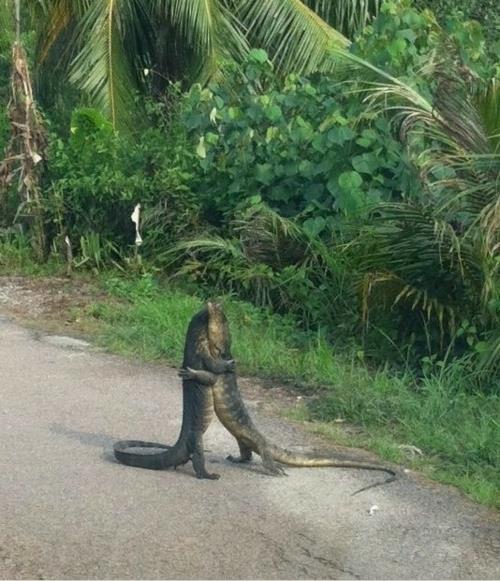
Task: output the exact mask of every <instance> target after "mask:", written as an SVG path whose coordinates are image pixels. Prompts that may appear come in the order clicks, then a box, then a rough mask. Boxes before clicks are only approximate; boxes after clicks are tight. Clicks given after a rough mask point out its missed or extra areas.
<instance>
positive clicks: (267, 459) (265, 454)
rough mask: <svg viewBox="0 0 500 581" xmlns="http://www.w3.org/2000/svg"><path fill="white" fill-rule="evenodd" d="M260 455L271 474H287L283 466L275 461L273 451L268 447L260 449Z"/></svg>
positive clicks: (266, 469)
mask: <svg viewBox="0 0 500 581" xmlns="http://www.w3.org/2000/svg"><path fill="white" fill-rule="evenodd" d="M259 455H260V457H261V458H262V464H263V466H264V470H265V472H266V473H267V474H269V475H270V476H287V473H286V472H285V469H284V468H283V466H281V464H277V463H276V462H275V461H274V458H273V456H272V454H271V452H270V451H269V450H268V449H267V448H263V449H262V450H259Z"/></svg>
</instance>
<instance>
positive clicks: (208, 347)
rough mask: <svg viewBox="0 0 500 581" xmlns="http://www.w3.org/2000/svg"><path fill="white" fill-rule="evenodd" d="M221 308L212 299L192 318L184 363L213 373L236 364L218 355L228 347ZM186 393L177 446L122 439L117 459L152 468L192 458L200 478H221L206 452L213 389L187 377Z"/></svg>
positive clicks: (184, 381)
mask: <svg viewBox="0 0 500 581" xmlns="http://www.w3.org/2000/svg"><path fill="white" fill-rule="evenodd" d="M219 312H221V311H220V308H219V306H218V305H214V304H212V303H208V304H207V306H206V307H205V308H204V309H203V310H201V311H200V312H199V313H197V314H196V315H194V317H193V318H192V319H191V322H190V324H189V327H188V330H187V334H186V343H185V347H184V359H183V367H188V366H189V367H195V368H200V369H206V370H209V371H210V372H211V373H212V374H221V373H224V372H226V371H228V370H231V369H232V368H233V367H234V362H233V361H227V360H223V359H221V358H220V357H219V356H218V355H217V354H220V353H222V352H225V351H226V349H225V345H224V341H225V340H226V335H225V331H224V329H223V328H222V326H221V324H220V322H219V321H218V320H217V319H218V316H219ZM213 354H215V355H213ZM213 376H214V377H216V375H213ZM182 394H183V396H182V397H183V412H182V427H181V432H180V435H179V438H178V439H177V442H176V443H175V444H174V446H166V445H164V444H157V443H154V442H143V441H140V440H122V441H120V442H116V443H115V444H114V446H113V448H114V453H115V457H116V458H117V460H119V461H120V462H122V463H123V464H127V465H128V466H137V467H140V468H147V469H150V470H162V469H164V468H170V467H176V466H179V465H181V464H186V462H188V461H189V460H191V461H192V462H193V468H194V471H195V473H196V476H197V478H207V479H211V480H215V479H217V478H219V475H218V474H211V473H209V472H207V470H206V469H205V458H204V452H203V434H204V433H205V431H206V430H207V428H208V426H209V424H210V421H211V420H212V417H213V394H212V390H211V389H210V387H208V386H207V385H206V384H204V383H200V382H199V381H197V380H196V379H193V378H184V379H183V382H182ZM134 448H160V449H163V451H162V452H157V453H153V454H147V453H145V454H144V453H143V454H140V453H137V452H134V451H133V450H134Z"/></svg>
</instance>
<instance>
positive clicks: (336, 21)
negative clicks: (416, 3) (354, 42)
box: [303, 0, 382, 38]
mask: <svg viewBox="0 0 500 581" xmlns="http://www.w3.org/2000/svg"><path fill="white" fill-rule="evenodd" d="M303 1H304V4H306V5H307V6H309V8H311V9H312V10H314V12H316V14H317V15H318V16H320V17H321V18H322V19H323V20H324V21H325V22H327V23H328V24H329V25H330V26H333V28H335V29H336V30H338V31H340V32H342V33H343V34H345V35H346V36H348V37H349V38H352V37H353V35H354V34H355V33H357V32H359V31H360V30H362V29H363V28H364V27H365V26H366V25H367V24H368V22H369V21H370V20H371V19H372V18H373V17H374V16H376V15H377V14H378V11H379V8H380V5H381V3H382V2H381V1H380V0H339V1H337V2H332V1H331V0H303Z"/></svg>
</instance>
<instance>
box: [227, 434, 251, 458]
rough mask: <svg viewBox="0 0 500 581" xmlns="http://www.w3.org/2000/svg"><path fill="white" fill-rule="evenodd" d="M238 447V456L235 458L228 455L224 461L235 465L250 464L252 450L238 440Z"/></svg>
mask: <svg viewBox="0 0 500 581" xmlns="http://www.w3.org/2000/svg"><path fill="white" fill-rule="evenodd" d="M238 447H239V449H240V455H239V456H237V457H236V456H232V455H229V456H228V457H227V458H226V459H227V460H229V461H230V462H234V463H236V464H246V463H247V462H250V460H251V459H252V448H250V446H247V444H245V442H243V441H242V440H238Z"/></svg>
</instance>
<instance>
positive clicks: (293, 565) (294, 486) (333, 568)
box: [0, 318, 500, 579]
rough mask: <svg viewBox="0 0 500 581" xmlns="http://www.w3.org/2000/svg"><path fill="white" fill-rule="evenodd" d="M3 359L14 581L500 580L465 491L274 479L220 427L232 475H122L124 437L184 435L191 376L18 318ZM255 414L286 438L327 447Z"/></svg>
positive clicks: (413, 481) (352, 473)
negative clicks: (119, 459) (242, 458)
mask: <svg viewBox="0 0 500 581" xmlns="http://www.w3.org/2000/svg"><path fill="white" fill-rule="evenodd" d="M0 353H1V357H0V377H1V388H0V394H1V399H0V418H1V421H0V437H1V441H2V448H1V452H0V577H1V578H3V579H23V578H24V579H27V578H29V579H37V578H40V579H42V578H45V579H47V578H57V579H79V578H85V579H96V578H97V579H128V578H134V579H157V578H163V579H241V578H247V579H367V578H370V579H374V578H379V579H409V578H411V579H443V578H448V579H463V578H476V579H479V578H485V579H486V578H490V579H491V578H499V577H500V567H499V561H498V556H499V555H500V542H499V539H500V524H499V519H498V518H497V515H496V514H495V513H492V512H491V511H488V510H486V509H484V508H481V507H478V506H476V505H475V504H473V503H471V502H469V501H467V500H466V499H464V498H463V497H462V496H461V495H460V494H458V493H456V492H454V491H453V490H452V489H449V488H447V487H443V486H437V485H434V484H430V483H425V482H424V481H422V479H417V478H415V477H414V476H411V475H407V476H405V477H403V478H402V479H401V480H399V481H398V482H396V483H393V484H390V485H388V486H383V487H379V488H375V489H373V490H369V491H367V492H365V493H362V494H360V495H358V496H354V497H352V496H350V494H351V493H352V492H353V491H354V490H356V489H357V488H360V487H361V486H363V485H365V484H367V483H369V482H372V481H374V479H379V478H383V476H382V475H378V474H377V473H369V472H364V471H358V470H339V469H331V468H313V469H292V468H291V469H289V470H288V474H289V476H288V477H287V478H273V477H269V476H266V475H264V474H262V473H261V472H260V471H259V461H258V460H257V461H256V462H255V464H253V465H252V466H250V467H242V466H237V465H232V464H230V463H228V462H226V461H225V460H224V458H225V456H226V455H227V454H228V453H231V452H232V453H234V452H236V450H237V448H236V445H235V442H234V440H233V438H232V437H231V435H230V434H228V433H227V432H226V431H225V430H224V428H223V427H222V426H221V425H220V424H219V423H218V422H217V420H215V421H214V423H213V425H212V426H211V427H210V429H209V431H208V432H207V435H206V437H205V445H206V448H207V449H208V452H207V458H208V462H209V469H210V470H213V471H216V472H219V473H220V474H221V479H220V480H218V481H206V480H197V479H196V478H194V476H193V471H192V468H191V466H190V465H186V466H185V467H182V469H178V470H177V471H173V470H168V471H163V472H154V471H147V470H141V469H136V468H130V467H126V466H122V465H120V464H118V463H116V462H115V461H114V459H113V457H112V454H111V447H112V443H113V442H114V441H116V440H119V439H125V438H135V439H144V440H153V441H160V442H165V443H173V442H174V441H175V439H176V437H177V434H178V430H179V425H180V415H181V389H180V384H179V380H178V378H177V376H176V372H175V370H173V369H170V368H168V367H165V366H161V365H147V364H142V363H140V362H131V361H129V360H125V359H122V358H119V357H116V356H112V355H108V354H105V353H101V352H98V351H96V350H94V349H92V348H86V347H85V346H83V345H82V346H78V345H76V346H73V347H71V346H69V345H67V344H66V342H65V341H64V340H60V339H57V338H54V337H50V336H46V335H37V334H36V333H35V332H33V331H30V330H27V329H24V328H22V327H19V326H18V325H16V324H14V323H13V322H11V321H9V320H8V319H6V318H0ZM250 404H251V402H250ZM252 409H253V408H252ZM255 417H256V421H257V424H258V425H259V426H260V427H262V431H263V432H264V433H265V434H266V435H269V436H270V437H271V438H272V439H273V440H274V441H275V442H276V443H279V444H290V445H299V444H305V445H306V446H307V445H310V444H311V442H313V437H312V436H310V435H308V434H305V433H302V432H301V431H300V430H299V429H297V428H295V427H293V426H290V425H287V424H286V423H284V422H283V421H281V420H277V419H270V418H269V417H265V416H261V415H259V414H255ZM373 505H377V506H378V509H379V510H377V511H374V512H373V515H372V516H370V515H369V509H370V508H371V507H372V506H373Z"/></svg>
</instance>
